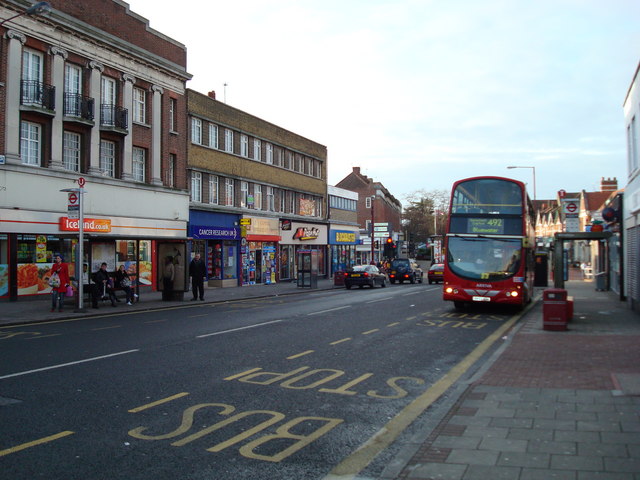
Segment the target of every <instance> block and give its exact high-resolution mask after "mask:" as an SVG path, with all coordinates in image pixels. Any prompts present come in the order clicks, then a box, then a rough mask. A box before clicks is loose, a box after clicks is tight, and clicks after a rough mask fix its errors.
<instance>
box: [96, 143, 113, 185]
mask: <svg viewBox="0 0 640 480" xmlns="http://www.w3.org/2000/svg"><path fill="white" fill-rule="evenodd" d="M100 171H101V172H102V173H103V174H104V175H107V176H109V177H115V176H116V144H115V143H113V142H109V141H108V140H100Z"/></svg>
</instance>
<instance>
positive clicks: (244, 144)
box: [240, 135, 249, 157]
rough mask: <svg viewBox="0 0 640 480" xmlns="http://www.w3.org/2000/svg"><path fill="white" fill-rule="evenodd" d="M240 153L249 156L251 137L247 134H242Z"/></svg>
mask: <svg viewBox="0 0 640 480" xmlns="http://www.w3.org/2000/svg"><path fill="white" fill-rule="evenodd" d="M240 155H241V156H243V157H248V156H249V137H247V136H246V135H240Z"/></svg>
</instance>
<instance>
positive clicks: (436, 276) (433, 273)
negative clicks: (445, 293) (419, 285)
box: [427, 263, 444, 283]
mask: <svg viewBox="0 0 640 480" xmlns="http://www.w3.org/2000/svg"><path fill="white" fill-rule="evenodd" d="M427 278H428V279H429V283H433V282H435V283H438V282H442V281H443V279H444V263H434V264H433V265H431V267H430V268H429V271H428V272H427Z"/></svg>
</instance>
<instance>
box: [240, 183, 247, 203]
mask: <svg viewBox="0 0 640 480" xmlns="http://www.w3.org/2000/svg"><path fill="white" fill-rule="evenodd" d="M248 204H249V182H240V206H241V207H242V208H247V205H248Z"/></svg>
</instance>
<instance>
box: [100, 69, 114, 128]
mask: <svg viewBox="0 0 640 480" xmlns="http://www.w3.org/2000/svg"><path fill="white" fill-rule="evenodd" d="M100 103H101V108H100V110H101V120H100V121H101V124H102V125H108V126H114V125H115V124H116V110H115V106H116V81H115V80H114V79H113V78H110V77H102V79H101V93H100Z"/></svg>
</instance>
